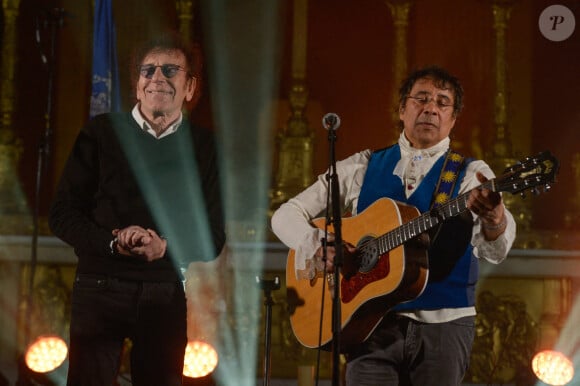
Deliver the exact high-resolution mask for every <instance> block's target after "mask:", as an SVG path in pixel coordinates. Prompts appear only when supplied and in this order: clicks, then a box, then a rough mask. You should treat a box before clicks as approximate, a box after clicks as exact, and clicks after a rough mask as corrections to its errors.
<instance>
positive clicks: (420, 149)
mask: <svg viewBox="0 0 580 386" xmlns="http://www.w3.org/2000/svg"><path fill="white" fill-rule="evenodd" d="M399 98H400V100H399V118H400V123H401V127H402V132H401V135H400V137H399V140H398V142H397V143H396V144H395V145H392V146H389V147H387V148H384V149H380V150H376V151H370V150H365V151H362V152H359V153H356V154H354V155H352V156H350V157H349V158H347V159H345V160H342V161H339V162H337V170H336V174H337V175H338V178H339V186H340V200H341V202H340V205H341V208H342V210H344V211H345V212H346V211H349V212H350V213H352V214H354V215H357V214H361V213H362V212H363V211H364V210H366V209H368V210H372V208H373V207H372V205H373V204H374V203H375V202H376V201H377V200H379V199H380V198H383V197H388V198H391V199H393V200H396V201H399V202H402V203H405V204H410V205H412V206H414V207H416V208H417V209H418V210H419V211H420V212H421V213H424V212H429V211H430V210H431V208H433V207H436V205H438V204H442V203H444V202H446V200H445V199H443V200H442V198H446V199H449V198H452V197H456V196H457V195H458V194H463V193H466V195H467V207H468V209H469V210H468V211H465V212H462V214H461V215H459V216H456V217H453V218H451V219H448V220H446V221H445V222H444V223H443V225H442V226H441V227H440V228H434V229H433V230H437V229H438V231H437V232H438V233H431V236H432V237H431V244H430V245H429V248H428V269H429V271H428V275H429V277H428V280H424V283H422V285H424V286H425V287H424V288H423V287H421V288H410V287H411V286H410V285H417V286H418V284H416V283H420V280H417V281H412V282H410V283H400V284H401V287H400V288H399V289H398V290H400V292H399V294H400V295H397V296H401V297H400V298H402V299H405V300H406V301H404V302H399V304H396V303H397V302H396V301H394V303H395V304H396V305H395V306H394V307H392V308H390V309H389V307H387V308H386V311H388V312H387V313H386V314H385V316H384V317H383V318H382V320H381V321H380V322H379V323H378V324H377V326H376V328H375V329H374V330H372V331H371V332H369V334H370V335H369V336H368V338H367V339H366V340H364V342H362V343H360V342H358V343H354V344H352V345H351V346H350V347H348V348H347V352H346V358H347V367H346V383H347V385H348V386H376V385H382V386H395V385H415V386H430V385H433V386H435V385H436V386H439V385H459V384H460V383H461V380H462V378H463V376H464V374H465V371H466V370H467V368H468V365H469V356H470V351H471V347H472V343H473V338H474V332H475V285H476V282H477V272H478V270H477V264H478V258H484V259H486V260H488V261H490V262H492V263H499V262H501V261H502V260H504V259H505V257H506V255H507V253H508V251H509V249H510V248H511V245H512V243H513V241H514V238H515V222H514V219H513V216H512V215H511V214H510V213H509V211H508V210H507V209H506V208H505V206H504V204H503V203H502V199H501V196H500V194H499V193H495V192H492V191H490V190H488V189H485V188H479V186H480V185H481V184H482V183H484V182H485V181H487V179H488V178H493V177H494V174H493V172H492V170H491V169H490V168H489V166H488V165H487V164H486V163H485V162H483V161H481V160H472V159H465V158H464V157H463V156H461V155H460V154H459V153H456V152H454V151H452V150H451V149H450V146H449V145H450V139H449V134H450V132H451V130H452V129H453V127H454V125H455V121H456V119H457V116H458V114H459V113H460V111H461V109H462V107H463V88H462V86H461V84H460V83H459V81H458V80H457V78H455V77H454V76H452V75H450V74H449V73H448V72H447V71H445V70H443V69H441V68H439V67H435V66H433V67H427V68H424V69H420V70H418V71H415V72H413V73H412V74H410V75H409V77H408V78H407V79H406V80H405V81H404V82H403V83H402V85H401V88H400V90H399ZM455 182H456V183H455ZM328 185H329V184H328V179H327V178H326V175H321V176H320V177H319V178H318V180H317V181H316V182H315V183H314V184H313V185H311V186H310V187H308V188H307V189H306V190H305V191H303V192H302V193H300V194H298V195H297V196H296V197H294V198H292V199H290V200H289V201H288V202H287V203H284V204H282V205H281V206H280V208H279V209H278V210H277V211H276V212H275V213H274V215H273V217H272V229H273V231H274V232H275V233H276V235H277V236H278V237H279V238H280V240H282V241H283V242H284V243H285V244H286V245H288V246H289V247H290V248H292V249H294V251H295V257H294V261H295V267H294V271H295V272H293V274H295V275H296V278H297V279H298V280H309V279H310V280H315V279H314V278H315V277H317V276H318V275H320V274H321V273H322V274H323V273H324V272H325V269H326V272H327V273H328V272H333V269H334V266H333V261H334V257H335V249H334V246H332V245H328V246H327V248H326V253H324V252H325V251H324V250H323V245H321V244H322V243H321V241H320V240H321V239H323V238H324V237H325V233H324V230H323V229H319V228H317V227H314V226H313V225H312V224H311V220H312V219H314V218H316V217H320V216H323V215H324V211H325V209H326V207H327V190H328ZM379 214H382V212H380V213H379ZM393 214H394V213H393ZM385 217H386V216H385ZM383 218H384V217H380V216H377V217H373V218H371V219H370V220H369V223H371V224H372V222H373V221H375V220H376V221H379V222H380V221H386V219H385V220H383ZM390 220H392V219H390ZM364 221H365V220H361V221H359V222H356V223H355V224H358V225H362V224H365V222H364ZM357 232H361V233H360V234H373V232H372V229H368V230H367V232H366V233H365V232H364V231H360V230H357ZM357 234H359V233H357ZM379 235H380V234H377V235H376V236H379ZM331 238H332V235H331ZM330 241H331V240H330ZM411 243H412V245H409V247H413V248H422V247H424V246H426V245H425V244H426V243H425V239H422V240H417V242H416V243H415V241H411ZM355 252H356V248H355V247H354V246H352V245H349V244H348V243H347V245H346V246H345V250H344V255H345V260H344V261H345V265H344V266H343V269H344V270H343V271H342V273H344V274H347V272H348V271H347V270H346V269H347V265H346V262H347V261H348V258H349V257H350V258H352V256H353V255H354V254H355ZM423 255H424V253H423ZM324 256H326V260H324V261H323V258H324ZM385 256H386V257H385V258H386V259H389V257H388V255H385ZM419 261H421V264H423V261H422V260H419ZM383 266H384V265H383ZM426 266H427V264H424V267H425V268H426ZM388 267H389V266H388V263H387V268H386V269H389V268H388ZM349 269H351V268H349ZM392 269H395V267H394V266H393V267H392ZM403 269H409V270H413V269H414V267H411V266H410V267H403ZM377 271H378V270H375V272H377ZM290 274H292V273H290ZM379 274H380V272H379V273H377V275H379ZM360 280H363V279H362V278H361V279H360ZM413 280H416V278H413ZM353 285H354V284H353ZM405 285H409V287H405ZM341 287H342V286H341ZM405 291H408V293H413V294H417V295H416V297H413V296H409V297H408V298H405V296H406V293H405ZM421 291H422V292H421ZM391 299H394V298H393V297H392V298H391ZM373 304H374V303H373ZM362 309H365V307H364V306H361V310H362ZM366 309H367V310H368V311H370V312H376V311H375V310H374V309H373V307H372V306H371V307H367V308H366ZM361 312H364V311H361ZM313 324H314V323H313ZM354 325H355V326H356V325H357V324H354ZM360 325H361V326H364V323H361V324H360ZM316 327H317V326H316V325H313V326H312V328H313V329H314V328H316Z"/></svg>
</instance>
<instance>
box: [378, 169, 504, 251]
mask: <svg viewBox="0 0 580 386" xmlns="http://www.w3.org/2000/svg"><path fill="white" fill-rule="evenodd" d="M482 188H486V189H489V190H492V191H496V186H495V179H493V180H489V181H486V182H485V183H484V184H482V185H480V186H479V187H477V188H475V189H482ZM470 192H471V191H468V192H465V193H462V194H460V195H459V196H457V197H455V198H453V199H451V200H449V201H447V202H445V203H444V204H441V205H439V206H437V207H435V208H433V209H431V210H430V211H428V212H425V213H423V214H422V215H420V216H419V217H416V218H414V219H413V220H411V221H409V222H408V223H406V224H403V225H401V226H400V227H398V228H395V229H393V230H391V231H389V232H387V233H385V234H384V235H382V236H379V237H377V238H376V239H374V240H372V241H371V243H376V245H374V244H373V246H376V247H378V249H379V254H384V253H387V252H388V251H390V250H392V249H394V248H396V247H398V246H400V245H403V244H404V243H406V242H407V241H409V240H411V239H412V238H414V237H416V236H418V235H420V234H421V233H423V232H426V231H428V230H430V229H432V228H434V227H436V226H437V225H439V224H441V223H442V222H443V221H445V220H447V219H449V218H451V217H454V216H457V215H458V214H460V213H462V212H463V211H465V210H467V198H468V197H469V193H470Z"/></svg>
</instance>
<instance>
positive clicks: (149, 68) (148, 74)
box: [139, 64, 187, 79]
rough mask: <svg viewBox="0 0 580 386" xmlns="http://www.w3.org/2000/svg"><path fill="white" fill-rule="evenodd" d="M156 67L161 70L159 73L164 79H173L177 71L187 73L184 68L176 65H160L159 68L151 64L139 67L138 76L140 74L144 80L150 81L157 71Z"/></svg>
mask: <svg viewBox="0 0 580 386" xmlns="http://www.w3.org/2000/svg"><path fill="white" fill-rule="evenodd" d="M157 67H159V68H161V73H162V74H163V76H164V77H166V78H173V77H174V76H175V75H177V72H178V71H185V72H187V70H186V69H185V68H183V67H181V66H178V65H177V64H162V65H160V66H156V65H153V64H143V65H141V66H139V74H141V76H142V77H144V78H147V79H151V78H153V74H155V71H157Z"/></svg>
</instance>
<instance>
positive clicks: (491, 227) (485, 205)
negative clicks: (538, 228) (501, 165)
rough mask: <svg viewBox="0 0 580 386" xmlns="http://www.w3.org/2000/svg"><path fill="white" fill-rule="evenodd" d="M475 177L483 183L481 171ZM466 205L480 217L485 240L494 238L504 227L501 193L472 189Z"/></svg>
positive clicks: (485, 179) (484, 179) (484, 180)
mask: <svg viewBox="0 0 580 386" xmlns="http://www.w3.org/2000/svg"><path fill="white" fill-rule="evenodd" d="M476 177H477V179H478V181H479V182H481V183H484V182H486V181H487V178H485V176H484V175H483V174H481V173H479V172H478V173H477V174H476ZM467 207H468V208H469V209H470V210H471V211H472V212H473V213H475V214H476V215H478V216H479V218H480V219H481V228H482V232H483V234H484V236H485V238H486V240H495V239H497V238H498V237H499V235H501V234H502V233H503V232H504V230H505V228H506V225H507V223H506V217H505V213H504V206H503V204H502V201H501V195H500V194H499V193H498V192H493V191H491V190H489V189H485V188H481V189H473V190H472V191H471V193H470V194H469V197H468V199H467Z"/></svg>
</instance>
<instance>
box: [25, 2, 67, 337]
mask: <svg viewBox="0 0 580 386" xmlns="http://www.w3.org/2000/svg"><path fill="white" fill-rule="evenodd" d="M64 14H65V13H64V9H63V8H54V9H52V10H50V11H48V12H47V14H46V18H47V20H45V22H44V26H46V25H48V26H49V27H50V42H49V43H50V50H49V54H48V58H47V57H46V56H45V54H44V52H42V46H41V41H40V26H39V25H37V30H36V41H37V43H38V45H39V49H40V56H41V59H42V62H43V63H44V64H45V65H46V68H47V70H48V85H47V102H46V112H45V115H44V123H45V126H44V132H43V133H42V136H41V138H40V142H39V145H38V162H37V166H36V185H35V191H34V212H33V217H32V223H33V224H32V225H33V227H32V250H31V258H30V277H29V281H28V313H27V320H26V328H25V339H26V340H25V342H26V344H28V343H29V339H30V332H31V325H30V324H31V322H32V308H33V294H32V293H33V291H34V276H35V274H36V265H37V261H38V252H37V251H38V234H39V217H40V193H41V187H42V181H43V172H44V171H45V169H46V165H47V163H48V158H49V154H50V141H51V137H52V126H51V122H50V118H51V115H52V92H53V83H54V62H55V51H56V33H57V30H58V28H60V27H62V25H63V21H64Z"/></svg>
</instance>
